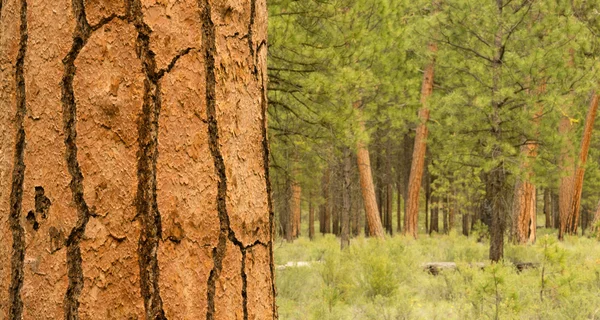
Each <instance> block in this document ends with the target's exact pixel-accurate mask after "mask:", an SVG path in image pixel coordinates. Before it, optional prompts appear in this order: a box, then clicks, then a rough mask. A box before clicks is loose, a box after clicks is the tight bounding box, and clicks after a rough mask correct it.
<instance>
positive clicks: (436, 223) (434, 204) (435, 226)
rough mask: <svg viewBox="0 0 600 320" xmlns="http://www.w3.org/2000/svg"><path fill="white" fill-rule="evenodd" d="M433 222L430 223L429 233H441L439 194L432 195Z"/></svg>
mask: <svg viewBox="0 0 600 320" xmlns="http://www.w3.org/2000/svg"><path fill="white" fill-rule="evenodd" d="M431 203H432V206H431V222H430V223H429V233H430V234H431V233H433V232H435V233H439V232H440V227H439V225H440V222H439V212H440V208H439V201H438V197H437V196H432V197H431Z"/></svg>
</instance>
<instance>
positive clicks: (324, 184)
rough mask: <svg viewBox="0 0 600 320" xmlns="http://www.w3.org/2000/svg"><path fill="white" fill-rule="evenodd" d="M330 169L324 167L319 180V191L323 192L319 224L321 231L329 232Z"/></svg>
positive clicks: (323, 232)
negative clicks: (320, 222)
mask: <svg viewBox="0 0 600 320" xmlns="http://www.w3.org/2000/svg"><path fill="white" fill-rule="evenodd" d="M330 173H331V170H330V169H329V168H326V169H325V172H324V173H323V178H322V180H321V193H322V194H323V204H322V205H321V214H322V219H321V221H322V224H321V233H322V234H326V233H331V221H330V215H331V208H330V195H329V177H330Z"/></svg>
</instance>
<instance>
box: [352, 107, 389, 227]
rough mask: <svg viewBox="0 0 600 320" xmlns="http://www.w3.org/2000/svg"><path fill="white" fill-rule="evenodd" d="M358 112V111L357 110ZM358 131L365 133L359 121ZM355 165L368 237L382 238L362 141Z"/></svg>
mask: <svg viewBox="0 0 600 320" xmlns="http://www.w3.org/2000/svg"><path fill="white" fill-rule="evenodd" d="M357 110H358V109H357ZM359 125H360V131H361V132H365V124H364V122H363V121H362V120H360V121H359ZM356 149H357V164H358V171H359V173H360V187H361V191H362V196H363V205H364V207H365V216H366V224H367V228H368V230H369V236H371V237H376V238H383V237H384V232H383V226H382V225H381V220H380V219H379V212H378V210H377V200H376V199H375V189H374V187H373V177H372V175H371V160H370V159H369V150H368V149H367V147H366V145H365V144H364V142H362V141H360V140H359V141H358V142H357V148H356Z"/></svg>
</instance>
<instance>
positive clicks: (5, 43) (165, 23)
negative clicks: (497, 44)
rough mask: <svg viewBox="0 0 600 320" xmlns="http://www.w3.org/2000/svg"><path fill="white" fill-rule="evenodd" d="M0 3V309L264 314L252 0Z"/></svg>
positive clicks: (261, 34)
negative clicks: (155, 5) (153, 5)
mask: <svg viewBox="0 0 600 320" xmlns="http://www.w3.org/2000/svg"><path fill="white" fill-rule="evenodd" d="M28 2H29V5H28ZM3 3H4V5H3V8H2V9H3V10H2V14H1V18H2V25H3V28H2V35H1V37H2V42H1V44H0V55H1V56H2V59H0V66H1V67H0V73H1V74H2V80H3V82H4V84H5V85H3V86H2V88H1V89H0V95H1V98H0V143H1V144H2V147H0V159H2V160H0V161H2V164H1V165H0V177H2V179H3V180H4V181H2V182H0V188H1V190H0V216H2V217H3V218H0V229H1V232H0V257H1V259H0V288H1V289H2V290H1V293H0V318H2V319H10V320H17V319H19V320H20V319H67V320H75V319H92V320H93V319H153V320H158V319H182V318H188V319H242V318H247V319H275V318H276V317H277V314H276V313H277V311H276V305H275V287H274V282H273V273H274V267H273V245H272V236H273V229H274V215H273V210H272V209H273V208H272V202H271V198H270V192H271V185H270V182H269V149H268V141H267V121H266V106H267V101H266V81H267V79H266V49H267V48H266V45H265V43H266V40H267V39H266V31H267V28H266V27H267V10H266V2H265V1H263V0H258V1H232V2H229V3H227V4H225V3H223V2H219V1H211V0H201V1H198V2H197V3H196V2H193V3H188V4H185V5H184V4H182V3H177V2H173V3H172V11H171V12H169V16H167V13H166V12H165V11H148V10H150V9H149V7H147V6H145V5H143V4H142V2H141V1H140V0H126V1H123V3H121V2H117V1H114V2H111V1H105V2H103V3H102V5H98V2H93V1H84V0H72V1H65V0H57V1H53V2H49V1H47V2H44V1H42V2H36V3H34V2H33V1H27V0H18V1H10V2H7V1H3ZM230 6H235V8H236V14H238V15H239V16H240V17H247V19H228V20H223V17H222V15H221V14H220V13H222V12H225V11H227V10H229V8H230ZM161 12H162V13H161ZM169 18H170V19H169ZM179 21H186V28H185V29H186V32H185V35H183V34H182V33H181V25H180V24H179ZM248 21H251V23H248ZM7 26H9V27H7ZM13 26H14V27H13ZM231 29H236V30H238V31H239V32H240V34H248V35H249V36H248V37H247V38H246V39H244V40H243V41H244V43H245V44H244V45H243V46H242V45H238V44H239V41H240V40H239V39H237V38H233V37H228V35H229V33H230V32H231ZM167 39H170V42H169V43H170V45H168V46H164V45H163V44H164V43H165V41H166V40H167ZM29 40H31V41H29ZM49 53H50V54H49ZM181 84H186V85H181ZM238 101H243V102H244V103H237V102H238ZM33 118H35V120H34V119H33ZM11 162H12V163H11ZM11 173H12V175H11ZM247 186H252V188H248V187H247ZM4 217H6V218H4ZM27 217H29V218H27ZM182 279H185V281H182ZM257 301H259V302H260V303H257Z"/></svg>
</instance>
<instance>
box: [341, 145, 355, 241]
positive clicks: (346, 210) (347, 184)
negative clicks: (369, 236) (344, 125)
mask: <svg viewBox="0 0 600 320" xmlns="http://www.w3.org/2000/svg"><path fill="white" fill-rule="evenodd" d="M351 170H352V157H351V154H350V149H349V148H345V149H344V168H343V170H342V183H343V188H342V212H341V215H340V220H341V228H340V229H341V230H340V233H341V235H340V238H341V248H342V250H344V249H345V248H346V247H348V246H349V245H350V192H351V191H352V189H351V181H350V171H351Z"/></svg>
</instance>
